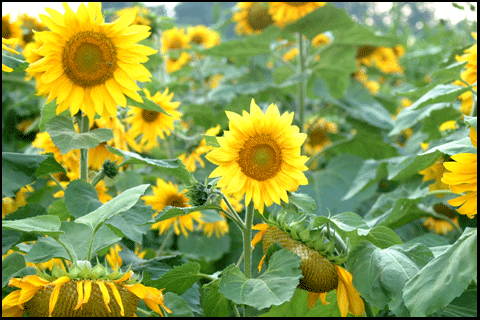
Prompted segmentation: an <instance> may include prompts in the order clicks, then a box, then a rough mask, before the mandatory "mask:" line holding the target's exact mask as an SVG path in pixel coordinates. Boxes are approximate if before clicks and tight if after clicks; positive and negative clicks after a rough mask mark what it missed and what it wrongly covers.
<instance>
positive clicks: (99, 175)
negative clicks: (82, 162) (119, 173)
mask: <svg viewBox="0 0 480 320" xmlns="http://www.w3.org/2000/svg"><path fill="white" fill-rule="evenodd" d="M103 178H105V171H104V170H103V168H102V169H100V171H99V172H98V173H97V174H96V175H95V177H93V179H92V181H91V182H90V184H91V185H92V186H93V187H95V186H96V185H97V184H98V183H99V182H100V181H102V180H103Z"/></svg>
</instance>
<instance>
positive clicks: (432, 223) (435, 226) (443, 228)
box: [423, 203, 459, 235]
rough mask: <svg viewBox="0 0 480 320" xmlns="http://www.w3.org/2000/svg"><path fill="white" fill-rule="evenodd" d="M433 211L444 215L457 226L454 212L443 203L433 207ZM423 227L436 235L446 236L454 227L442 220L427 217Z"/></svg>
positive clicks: (456, 217)
mask: <svg viewBox="0 0 480 320" xmlns="http://www.w3.org/2000/svg"><path fill="white" fill-rule="evenodd" d="M433 210H435V212H436V213H438V214H442V215H445V216H447V217H449V218H450V219H451V220H452V221H453V223H455V225H457V226H459V225H458V216H457V213H456V212H455V210H453V209H451V208H450V207H448V206H446V205H444V204H443V203H437V204H435V205H434V206H433ZM423 225H424V226H425V228H427V229H428V230H432V231H433V232H435V233H436V234H445V235H446V234H448V233H449V232H450V231H452V230H453V229H454V226H453V225H452V224H451V223H450V222H448V221H446V220H442V219H436V218H434V217H428V218H426V219H425V221H424V222H423Z"/></svg>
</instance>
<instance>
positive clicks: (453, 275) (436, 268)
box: [354, 228, 477, 317]
mask: <svg viewBox="0 0 480 320" xmlns="http://www.w3.org/2000/svg"><path fill="white" fill-rule="evenodd" d="M476 278H477V229H476V228H466V229H465V231H464V232H463V234H462V235H461V236H460V238H459V239H458V240H457V241H456V242H455V243H454V244H452V245H451V246H449V248H448V249H447V250H445V251H444V252H443V253H442V254H440V255H439V256H437V257H435V258H434V259H433V260H431V261H430V262H429V263H428V264H427V265H426V266H425V267H424V268H423V269H421V270H420V272H418V273H417V274H416V275H415V276H414V277H412V278H411V279H409V280H408V282H407V283H406V284H405V288H403V290H402V292H403V299H404V300H405V305H406V306H407V308H408V310H410V312H411V315H412V316H414V317H422V316H429V315H431V314H432V313H434V312H436V311H438V310H441V309H443V308H444V307H446V306H447V305H448V304H449V303H451V302H452V300H454V299H455V298H456V297H458V296H460V295H461V294H462V293H463V292H464V291H465V289H467V287H468V285H469V284H470V282H471V281H472V280H474V279H476ZM354 279H355V276H354Z"/></svg>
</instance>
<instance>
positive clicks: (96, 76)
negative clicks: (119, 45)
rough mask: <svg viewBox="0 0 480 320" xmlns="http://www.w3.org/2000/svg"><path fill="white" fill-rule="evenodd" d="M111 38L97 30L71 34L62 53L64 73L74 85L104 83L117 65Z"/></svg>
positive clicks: (87, 85)
mask: <svg viewBox="0 0 480 320" xmlns="http://www.w3.org/2000/svg"><path fill="white" fill-rule="evenodd" d="M116 61H117V52H116V49H115V45H114V44H113V42H112V40H111V39H110V38H108V37H107V36H105V35H104V34H102V33H99V32H93V31H82V32H79V33H77V34H75V35H74V36H72V37H71V38H70V39H69V40H68V41H67V43H66V45H65V48H64V49H63V54H62V63H63V67H64V69H65V74H66V75H67V77H68V78H69V79H70V80H72V81H73V82H74V83H75V84H76V85H78V86H81V87H84V88H87V87H93V86H96V85H98V84H101V83H105V81H107V80H108V79H110V78H112V77H113V73H114V71H115V69H116V67H117V64H116Z"/></svg>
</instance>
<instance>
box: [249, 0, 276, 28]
mask: <svg viewBox="0 0 480 320" xmlns="http://www.w3.org/2000/svg"><path fill="white" fill-rule="evenodd" d="M247 21H248V24H249V26H250V27H251V28H252V29H253V30H255V31H258V30H263V29H265V28H266V27H268V26H269V25H271V24H272V23H273V20H272V16H270V14H269V13H268V7H267V6H265V5H264V4H263V3H262V2H255V3H253V5H252V6H251V7H250V8H249V9H248V13H247Z"/></svg>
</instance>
